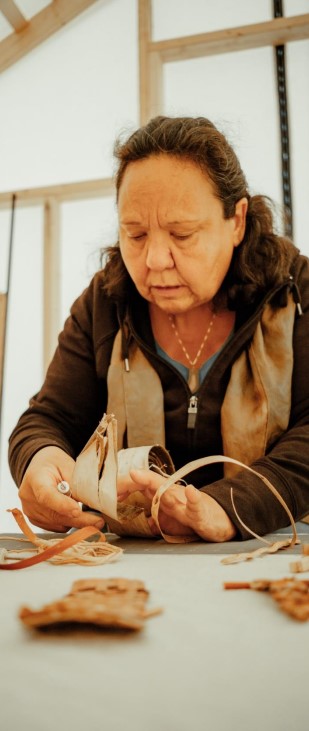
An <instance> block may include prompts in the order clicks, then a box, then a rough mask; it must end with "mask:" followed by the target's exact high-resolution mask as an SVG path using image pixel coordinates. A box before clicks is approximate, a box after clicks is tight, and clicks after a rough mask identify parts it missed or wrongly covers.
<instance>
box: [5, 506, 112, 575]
mask: <svg viewBox="0 0 309 731" xmlns="http://www.w3.org/2000/svg"><path fill="white" fill-rule="evenodd" d="M8 512H9V513H12V514H13V516H14V518H15V520H16V522H17V523H18V525H19V527H20V528H21V530H22V531H23V533H24V536H26V538H16V539H15V540H18V541H20V542H24V541H30V542H31V543H33V544H34V548H25V549H20V550H18V549H17V550H16V549H15V550H13V551H11V550H9V549H2V550H1V552H0V560H1V563H0V569H7V570H12V569H23V568H27V567H28V566H33V565H34V564H37V563H41V562H42V561H49V562H50V563H55V564H68V563H70V564H71V563H77V564H81V565H83V566H89V565H94V564H102V563H107V562H108V561H113V560H114V559H115V558H118V557H119V556H120V555H121V554H122V553H123V549H122V548H119V547H118V546H113V545H111V544H110V543H108V542H107V540H106V538H105V536H104V535H103V534H102V533H101V532H100V531H99V529H98V528H95V527H92V526H86V527H85V528H80V529H79V530H77V531H75V532H74V533H71V534H70V535H68V536H66V537H65V538H60V540H59V539H58V538H51V539H49V540H45V539H43V538H40V537H39V536H37V535H36V534H35V533H33V531H32V530H31V528H30V526H29V525H28V524H27V522H26V520H25V518H24V516H23V514H22V512H21V511H20V510H18V508H13V510H9V511H8ZM95 534H99V539H98V540H97V541H91V542H89V541H88V540H86V539H87V538H90V536H94V535H95ZM4 538H6V536H2V539H4ZM31 552H32V553H34V555H33V556H30V557H27V558H24V556H25V553H26V554H29V553H31ZM12 559H17V560H16V561H15V562H14V563H12Z"/></svg>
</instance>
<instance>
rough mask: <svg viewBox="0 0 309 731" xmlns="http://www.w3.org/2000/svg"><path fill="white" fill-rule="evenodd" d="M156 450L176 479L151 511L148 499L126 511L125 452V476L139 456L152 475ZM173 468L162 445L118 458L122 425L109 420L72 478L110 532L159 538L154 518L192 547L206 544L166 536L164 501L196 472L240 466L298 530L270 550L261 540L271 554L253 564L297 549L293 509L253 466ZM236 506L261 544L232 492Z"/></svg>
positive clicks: (201, 462) (209, 460)
mask: <svg viewBox="0 0 309 731" xmlns="http://www.w3.org/2000/svg"><path fill="white" fill-rule="evenodd" d="M156 447H157V448H158V449H159V450H161V452H162V454H163V458H164V459H165V461H166V462H167V465H164V466H165V470H162V469H160V467H159V466H158V465H157V466H156V467H157V469H156V471H159V473H160V474H162V476H164V477H166V473H167V472H172V474H170V475H169V476H168V477H167V478H166V479H165V482H164V483H163V484H162V485H161V486H160V487H159V489H158V490H157V492H156V494H155V496H154V498H153V501H152V504H151V505H149V504H146V502H145V503H143V498H141V497H140V498H139V499H138V500H137V501H135V496H134V494H133V499H132V497H131V499H130V500H126V501H123V502H122V503H121V504H120V505H119V504H117V471H118V470H120V454H121V452H122V453H123V457H124V459H126V460H127V461H126V467H125V469H124V470H123V473H125V472H129V470H130V463H131V462H130V460H131V459H132V457H133V455H135V456H136V458H138V455H139V454H141V455H142V458H143V459H144V460H146V464H145V463H144V464H139V465H137V464H136V462H135V463H134V466H135V467H136V466H140V467H141V466H143V467H144V468H145V467H146V469H147V468H150V464H149V454H150V450H151V449H153V450H155V448H156ZM145 450H146V451H145ZM129 453H130V454H129ZM170 462H171V460H170V457H169V455H168V453H167V452H166V450H164V449H163V447H160V446H159V445H155V447H136V448H131V449H128V450H121V451H120V452H119V453H118V455H117V422H116V419H115V417H114V415H113V414H109V415H107V414H104V416H103V419H102V420H101V421H100V423H99V426H98V428H97V429H96V431H95V433H94V434H93V435H92V437H91V438H90V439H89V441H88V442H87V444H86V446H85V447H84V449H83V450H82V452H81V454H80V455H79V456H78V458H77V461H76V466H75V470H74V473H73V478H72V484H71V492H72V495H73V497H75V499H76V500H79V501H82V502H84V503H85V504H86V505H88V506H90V507H92V508H94V509H95V510H99V511H100V512H101V513H102V515H103V517H104V518H105V520H106V521H107V523H108V525H109V527H110V529H111V530H113V531H115V533H117V534H118V535H132V536H148V537H153V534H152V531H151V530H150V527H149V521H148V518H149V517H150V515H151V516H152V518H153V520H154V522H155V524H156V526H157V528H158V529H159V531H160V533H161V535H162V536H163V538H164V540H165V541H167V542H168V543H188V542H191V541H196V540H200V538H199V536H198V535H193V536H192V534H191V535H188V536H180V535H178V536H177V535H176V536H171V535H167V534H166V533H164V532H163V531H162V530H161V526H160V519H159V511H160V501H161V498H162V496H163V495H164V493H165V492H166V490H168V489H169V488H170V487H171V486H172V485H174V484H175V483H179V480H181V479H182V478H183V477H186V476H187V475H188V474H189V473H190V472H193V471H194V470H196V469H199V467H205V466H207V465H210V464H214V463H217V462H223V463H230V464H233V465H237V466H238V467H241V468H242V469H246V470H248V471H249V472H251V473H252V474H254V475H256V476H257V477H259V478H260V480H262V482H263V483H264V485H266V487H267V488H268V489H269V490H270V491H271V492H272V493H273V495H274V496H275V497H276V498H277V500H278V501H279V502H280V504H281V505H282V507H283V508H284V510H285V511H286V513H287V515H288V516H289V520H290V522H291V525H292V530H293V535H292V536H291V537H290V538H288V539H285V540H284V541H276V542H275V543H273V544H270V543H269V542H268V541H267V540H266V539H263V538H261V540H262V541H263V542H264V543H266V544H267V548H264V549H262V550H261V549H258V551H257V552H253V553H252V555H250V558H253V557H254V556H255V555H262V554H263V553H275V552H276V551H278V550H279V549H281V548H286V547H288V546H289V547H293V546H294V545H295V543H296V542H297V541H298V537H297V532H296V526H295V521H294V519H293V516H292V513H291V511H290V509H289V507H288V506H287V504H286V503H285V501H284V500H283V498H282V497H281V495H280V493H279V492H278V490H277V489H276V488H275V487H274V486H273V485H272V484H271V482H269V480H268V479H267V478H266V477H264V475H262V474H260V473H259V472H257V471H256V470H253V469H252V468H251V467H249V466H248V465H245V464H243V463H242V462H239V461H238V460H236V459H232V458H231V457H225V456H222V455H216V456H211V457H204V458H202V459H197V460H194V461H193V462H189V463H188V464H186V465H185V466H184V467H181V469H179V470H177V471H176V472H173V465H172V463H170ZM132 466H133V465H132ZM140 495H141V494H140V493H139V496H140ZM231 500H232V505H233V509H234V511H235V514H236V515H237V517H238V519H239V521H240V522H241V524H242V525H243V526H244V527H245V528H246V529H247V530H248V532H249V533H251V534H252V535H254V536H255V537H257V538H260V536H257V535H256V534H255V533H254V532H253V531H252V530H251V529H250V528H249V527H248V526H246V525H245V523H243V521H242V520H241V518H240V517H239V516H238V513H237V512H236V508H235V504H234V500H233V491H232V490H231ZM247 558H249V556H248V554H238V557H237V559H234V557H233V556H231V557H229V558H228V559H225V560H224V561H225V563H233V562H235V561H236V560H239V561H241V560H247Z"/></svg>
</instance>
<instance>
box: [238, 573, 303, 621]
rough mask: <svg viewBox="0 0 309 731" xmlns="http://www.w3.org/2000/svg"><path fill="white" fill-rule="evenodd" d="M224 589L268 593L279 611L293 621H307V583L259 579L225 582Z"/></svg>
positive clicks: (293, 580) (287, 579) (296, 580)
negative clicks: (277, 605) (252, 590)
mask: <svg viewBox="0 0 309 731" xmlns="http://www.w3.org/2000/svg"><path fill="white" fill-rule="evenodd" d="M224 589H254V590H255V591H268V592H269V593H270V595H271V597H272V599H274V600H275V601H276V602H277V604H279V607H280V609H282V611H283V612H285V613H286V614H288V615H289V616H290V617H292V618H293V619H297V620H299V621H300V622H305V621H306V620H308V619H309V581H303V580H302V581H299V580H298V579H294V578H292V579H289V578H286V579H278V580H276V581H269V580H268V579H261V580H258V581H251V582H243V583H242V582H227V583H225V584H224Z"/></svg>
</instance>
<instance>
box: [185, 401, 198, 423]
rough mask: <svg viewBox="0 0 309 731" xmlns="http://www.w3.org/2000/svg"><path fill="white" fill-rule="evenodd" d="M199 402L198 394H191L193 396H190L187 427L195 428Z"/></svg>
mask: <svg viewBox="0 0 309 731" xmlns="http://www.w3.org/2000/svg"><path fill="white" fill-rule="evenodd" d="M197 404H198V398H197V396H191V398H189V406H188V420H187V429H194V428H195V422H196V417H197Z"/></svg>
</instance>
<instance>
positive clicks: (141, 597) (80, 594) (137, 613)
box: [19, 578, 162, 630]
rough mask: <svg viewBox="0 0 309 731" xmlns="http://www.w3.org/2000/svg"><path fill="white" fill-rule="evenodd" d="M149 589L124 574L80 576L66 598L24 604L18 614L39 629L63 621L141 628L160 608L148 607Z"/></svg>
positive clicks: (31, 625)
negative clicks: (34, 605)
mask: <svg viewBox="0 0 309 731" xmlns="http://www.w3.org/2000/svg"><path fill="white" fill-rule="evenodd" d="M148 596H149V592H148V591H147V589H146V588H145V586H144V583H143V582H142V581H138V580H133V579H124V578H115V579H80V580H79V581H75V582H74V583H73V585H72V588H71V591H70V593H69V594H67V596H65V597H63V599H59V600H56V601H54V602H51V603H50V604H46V605H45V606H43V607H42V608H41V609H39V610H33V609H30V608H29V607H26V606H24V607H21V609H20V610H19V618H20V619H21V621H22V622H23V624H24V625H26V626H27V627H34V628H37V629H40V628H46V627H55V626H57V625H63V624H73V625H74V624H87V625H97V626H99V627H105V628H110V629H127V630H140V629H142V627H143V626H144V621H145V619H147V618H148V617H151V616H154V615H155V614H159V613H160V612H161V611H162V610H161V609H153V610H147V609H146V602H147V600H148Z"/></svg>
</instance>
